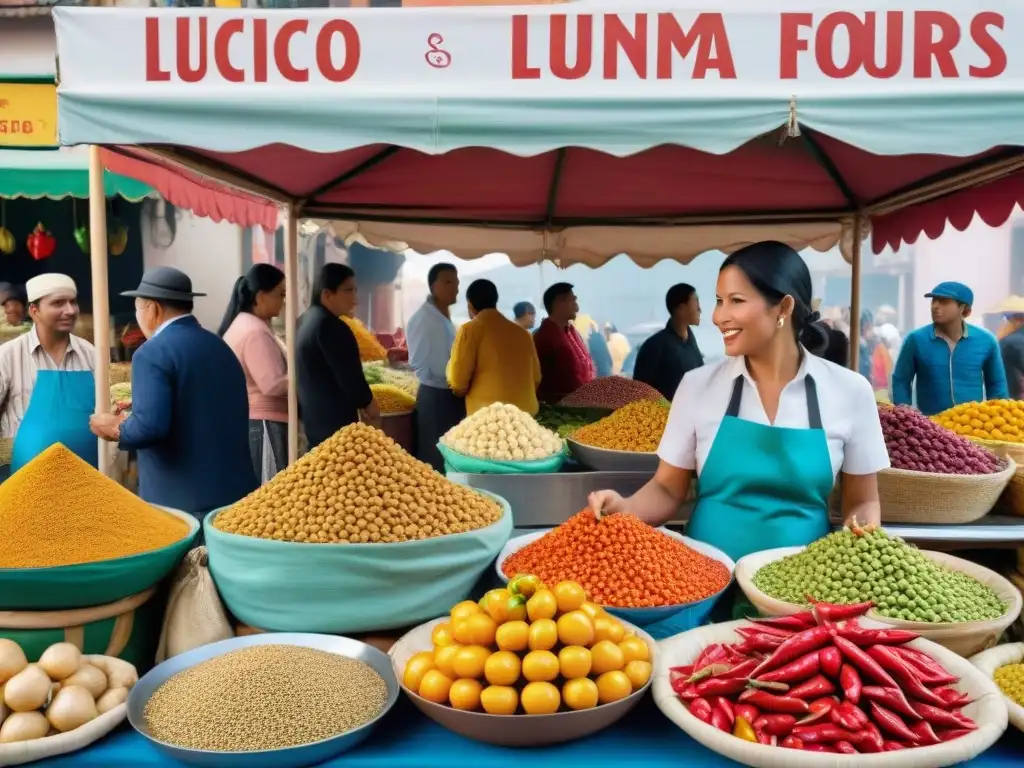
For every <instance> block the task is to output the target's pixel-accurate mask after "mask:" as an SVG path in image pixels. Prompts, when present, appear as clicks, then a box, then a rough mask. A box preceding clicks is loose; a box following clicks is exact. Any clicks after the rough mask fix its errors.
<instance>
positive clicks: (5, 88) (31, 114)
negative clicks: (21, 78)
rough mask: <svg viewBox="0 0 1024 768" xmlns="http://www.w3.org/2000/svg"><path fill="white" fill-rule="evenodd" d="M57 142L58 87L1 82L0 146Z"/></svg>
mask: <svg viewBox="0 0 1024 768" xmlns="http://www.w3.org/2000/svg"><path fill="white" fill-rule="evenodd" d="M56 145H57V86H56V85H54V84H53V83H4V82H0V147H53V146H56Z"/></svg>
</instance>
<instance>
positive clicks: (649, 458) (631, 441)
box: [568, 399, 669, 473]
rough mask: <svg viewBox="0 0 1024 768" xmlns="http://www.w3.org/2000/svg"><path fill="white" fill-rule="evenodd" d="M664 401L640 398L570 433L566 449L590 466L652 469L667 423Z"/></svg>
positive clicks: (654, 467)
mask: <svg viewBox="0 0 1024 768" xmlns="http://www.w3.org/2000/svg"><path fill="white" fill-rule="evenodd" d="M668 411H669V409H668V405H667V403H665V402H664V401H662V402H658V401H654V400H647V399H641V400H636V401H634V402H632V403H630V404H628V405H625V406H623V407H621V408H619V409H617V410H616V411H614V412H613V413H612V414H611V415H609V416H606V417H605V418H603V419H601V420H599V421H597V422H594V423H593V424H588V425H585V426H583V427H580V428H579V429H576V430H574V431H573V432H571V433H570V434H569V438H568V442H569V450H570V451H571V452H572V455H573V456H574V457H575V458H576V460H577V461H578V462H579V463H580V464H582V465H584V466H585V467H589V468H590V469H594V470H599V471H607V472H616V471H620V472H629V471H634V472H652V473H653V472H654V470H656V469H657V468H658V454H657V450H658V444H659V443H660V442H661V436H662V435H663V434H664V432H665V425H666V424H667V423H668Z"/></svg>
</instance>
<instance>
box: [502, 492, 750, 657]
mask: <svg viewBox="0 0 1024 768" xmlns="http://www.w3.org/2000/svg"><path fill="white" fill-rule="evenodd" d="M495 565H496V569H497V572H498V576H499V578H501V579H503V580H505V581H508V580H510V579H513V578H514V577H515V576H516V575H517V574H521V573H531V574H535V575H536V576H538V577H539V578H541V579H542V580H544V581H545V582H556V581H562V580H566V579H569V580H573V581H577V582H579V583H580V584H582V585H583V587H584V588H585V589H586V590H587V592H588V594H590V595H591V597H592V599H593V600H594V601H595V602H596V603H597V604H598V605H600V606H602V607H603V608H604V609H605V610H607V611H608V613H610V614H612V615H615V616H618V617H620V618H623V619H625V620H627V621H630V622H632V623H634V624H637V625H638V626H642V627H644V628H645V629H646V630H647V631H648V632H649V633H651V634H652V635H653V636H654V637H656V638H658V639H660V638H662V637H667V636H669V635H672V634H676V633H677V632H682V631H684V630H687V629H691V628H692V627H695V626H697V625H699V624H701V623H702V622H703V621H705V620H706V619H707V617H708V615H709V614H710V612H711V609H712V608H713V607H714V605H715V602H716V601H717V600H718V598H719V597H720V596H721V595H722V593H723V592H724V591H725V589H726V588H727V587H728V586H729V584H730V583H731V580H732V571H733V568H734V564H733V562H732V560H730V559H729V558H728V557H727V556H726V555H725V554H724V553H723V552H721V551H720V550H718V549H716V548H715V547H712V546H710V545H707V544H703V543H701V542H697V541H694V540H693V539H689V538H687V537H685V536H682V535H680V534H677V533H674V532H672V531H668V530H665V529H654V528H651V527H649V526H647V525H645V524H644V523H642V522H641V521H640V520H638V519H637V518H636V517H634V516H632V515H612V516H610V517H605V518H603V519H601V520H600V521H599V520H597V519H596V518H595V516H594V514H593V512H591V511H590V510H584V511H582V512H580V513H578V514H577V515H575V516H573V517H572V518H570V519H569V520H568V521H566V522H565V523H563V524H562V525H561V526H559V527H558V528H555V529H553V530H549V531H538V532H534V533H530V534H527V535H524V536H519V537H516V538H514V539H512V540H510V541H509V542H508V544H507V545H506V546H505V548H504V549H503V550H502V552H501V554H499V555H498V560H497V562H496V564H495Z"/></svg>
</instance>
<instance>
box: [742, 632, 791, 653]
mask: <svg viewBox="0 0 1024 768" xmlns="http://www.w3.org/2000/svg"><path fill="white" fill-rule="evenodd" d="M783 642H785V638H782V637H779V636H777V635H766V634H765V633H764V632H757V633H754V634H752V635H748V636H747V637H744V638H743V642H742V643H740V644H739V645H738V646H736V649H737V650H738V651H739V652H740V653H746V654H750V653H757V652H759V651H767V652H769V653H772V652H774V651H775V650H777V649H778V648H779V647H780V646H781V645H782V643H783Z"/></svg>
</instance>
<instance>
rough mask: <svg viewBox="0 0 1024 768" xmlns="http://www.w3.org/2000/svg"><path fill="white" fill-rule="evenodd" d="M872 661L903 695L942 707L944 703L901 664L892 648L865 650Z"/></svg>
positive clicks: (912, 672)
mask: <svg viewBox="0 0 1024 768" xmlns="http://www.w3.org/2000/svg"><path fill="white" fill-rule="evenodd" d="M867 652H868V654H869V655H870V656H871V658H872V659H874V660H875V661H877V662H878V664H879V665H880V666H881V667H883V668H884V669H885V670H886V671H887V672H889V673H891V674H892V677H893V678H895V680H896V681H897V682H898V683H899V687H900V688H901V690H903V691H904V692H905V693H907V694H910V696H912V697H913V698H915V699H918V700H919V701H923V702H925V703H926V704H932V705H933V706H936V707H943V706H945V705H946V702H945V701H943V700H942V697H941V696H939V695H938V694H935V693H932V692H931V691H930V690H928V688H926V687H925V685H924V683H922V682H921V681H920V679H918V677H917V676H916V675H915V674H914V671H913V670H911V669H909V668H908V667H907V665H906V664H904V663H903V659H901V658H900V657H899V656H897V655H896V654H895V652H894V651H893V649H892V648H890V647H888V646H886V645H873V646H871V647H870V648H868V650H867Z"/></svg>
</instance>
